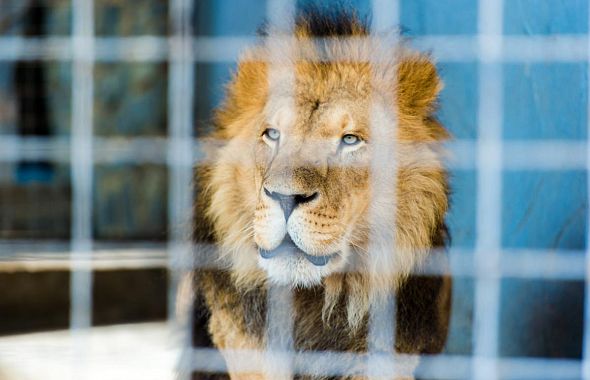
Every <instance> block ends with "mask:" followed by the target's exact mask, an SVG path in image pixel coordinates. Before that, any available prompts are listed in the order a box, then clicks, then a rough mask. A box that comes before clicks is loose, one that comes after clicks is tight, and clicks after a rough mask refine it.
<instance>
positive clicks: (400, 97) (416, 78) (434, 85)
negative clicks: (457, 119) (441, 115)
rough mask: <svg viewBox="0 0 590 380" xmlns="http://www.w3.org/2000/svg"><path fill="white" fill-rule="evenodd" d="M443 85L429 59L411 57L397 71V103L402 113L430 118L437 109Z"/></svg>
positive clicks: (402, 62)
mask: <svg viewBox="0 0 590 380" xmlns="http://www.w3.org/2000/svg"><path fill="white" fill-rule="evenodd" d="M442 88H443V84H442V82H441V80H440V78H439V76H438V73H437V71H436V66H435V65H434V63H432V61H431V60H430V59H429V57H427V56H424V55H409V56H405V57H403V58H402V59H401V61H400V62H399V64H398V69H397V103H398V106H399V108H400V112H402V113H406V114H412V115H417V116H421V117H427V116H430V114H431V113H432V112H433V111H434V109H435V108H436V100H437V97H438V94H439V93H440V91H441V90H442Z"/></svg>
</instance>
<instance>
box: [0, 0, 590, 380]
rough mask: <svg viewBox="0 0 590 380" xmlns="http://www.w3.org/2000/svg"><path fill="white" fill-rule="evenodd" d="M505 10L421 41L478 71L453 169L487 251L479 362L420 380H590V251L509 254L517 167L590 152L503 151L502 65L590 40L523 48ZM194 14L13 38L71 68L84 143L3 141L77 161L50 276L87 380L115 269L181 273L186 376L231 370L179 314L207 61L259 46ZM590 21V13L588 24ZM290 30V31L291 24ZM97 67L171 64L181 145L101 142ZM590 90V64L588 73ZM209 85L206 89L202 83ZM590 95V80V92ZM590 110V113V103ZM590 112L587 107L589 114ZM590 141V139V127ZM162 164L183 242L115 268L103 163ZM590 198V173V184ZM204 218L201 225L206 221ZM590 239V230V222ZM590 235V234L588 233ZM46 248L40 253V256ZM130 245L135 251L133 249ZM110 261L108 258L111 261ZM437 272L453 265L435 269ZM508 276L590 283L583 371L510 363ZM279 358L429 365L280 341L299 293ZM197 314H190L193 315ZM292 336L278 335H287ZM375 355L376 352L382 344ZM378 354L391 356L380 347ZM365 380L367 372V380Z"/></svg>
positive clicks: (464, 270)
mask: <svg viewBox="0 0 590 380" xmlns="http://www.w3.org/2000/svg"><path fill="white" fill-rule="evenodd" d="M504 6H505V2H504V1H501V0H479V14H478V26H479V29H478V35H477V36H473V37H466V36H425V37H416V38H414V39H413V40H412V41H411V44H412V46H414V47H415V48H417V49H419V50H424V51H431V52H432V55H433V57H434V58H435V59H436V61H438V62H478V64H479V66H478V67H479V75H478V83H479V90H478V91H479V98H478V99H479V106H478V119H477V123H478V137H477V139H476V140H452V141H450V142H449V143H447V144H446V149H447V150H448V151H450V153H451V154H450V157H449V159H448V162H447V166H448V167H449V168H450V169H473V170H477V173H478V176H477V220H476V224H477V236H476V247H475V250H474V251H472V250H464V249H453V248H451V249H450V250H449V252H448V255H449V257H450V268H451V273H452V275H453V276H460V277H463V276H464V277H471V278H473V279H474V280H475V284H476V285H475V289H476V290H475V308H474V315H475V317H474V326H473V329H474V353H473V355H472V356H457V355H436V356H427V355H424V356H421V357H420V365H419V367H418V368H417V369H416V372H415V375H416V376H421V377H425V378H440V379H455V378H475V379H499V378H502V379H539V378H543V379H548V378H553V379H564V378H584V379H587V380H590V298H589V297H590V282H589V281H588V280H589V278H590V262H589V260H588V259H589V258H590V242H587V244H586V247H587V248H586V251H585V252H574V251H557V252H556V251H555V250H551V251H548V250H547V251H545V250H532V249H529V250H517V249H510V250H507V249H503V248H502V243H501V226H502V219H501V200H502V173H503V171H510V170H523V169H547V170H571V169H576V170H584V171H586V172H587V171H588V169H589V168H590V145H589V144H590V142H588V141H587V142H571V141H561V140H544V141H542V142H538V141H537V142H535V141H527V142H505V141H502V117H503V114H504V112H503V111H504V110H503V100H502V93H503V91H502V83H503V72H502V65H503V64H504V63H508V62H589V63H590V38H589V36H588V35H585V36H567V35H562V36H559V35H558V36H551V37H543V36H536V37H516V36H504V35H503V30H502V27H503V16H502V15H503V10H504ZM193 7H194V4H193V2H192V1H191V0H170V2H169V9H170V25H171V34H170V36H169V37H158V36H137V37H98V36H95V35H94V4H93V1H92V0H72V9H73V33H72V35H71V37H42V38H26V37H9V36H1V37H0V60H3V61H17V60H18V61H22V60H43V61H55V60H58V61H71V62H72V70H73V76H72V77H73V84H72V94H71V96H72V116H71V121H72V133H71V137H70V138H57V137H56V138H53V137H47V138H44V137H23V136H3V137H2V138H1V139H0V162H17V161H21V160H47V161H51V162H63V163H69V164H70V167H71V181H72V182H71V185H72V194H73V197H72V222H71V242H70V246H69V248H68V247H59V249H65V250H67V251H69V252H70V255H69V257H68V258H60V257H52V256H50V255H49V256H46V257H45V259H46V260H45V261H46V263H45V264H46V265H50V264H51V262H55V261H56V260H57V261H59V260H61V261H63V263H64V264H66V265H68V266H69V267H70V268H71V302H72V306H71V318H70V328H71V330H72V333H73V334H74V335H75V336H76V337H77V338H76V339H77V342H78V343H77V344H78V346H77V347H78V350H77V354H76V357H75V358H73V362H72V366H73V371H75V373H83V371H84V369H83V368H84V363H85V360H87V359H88V358H87V357H85V351H84V342H85V332H86V331H87V330H88V328H89V327H90V326H91V314H92V304H91V302H92V297H91V296H92V269H93V268H96V267H99V266H101V265H111V266H114V267H117V266H119V265H120V266H121V267H127V266H136V267H142V266H146V267H149V266H153V265H159V264H162V263H166V265H167V266H168V268H169V269H170V271H171V273H172V280H171V282H170V289H169V302H170V305H169V315H170V322H171V323H172V324H177V325H178V326H179V327H181V328H182V329H183V331H185V339H183V352H182V355H181V356H180V357H179V358H178V373H179V377H181V378H187V379H188V378H190V373H191V372H192V371H202V372H207V371H211V372H223V371H225V370H226V365H225V362H224V360H223V357H222V354H221V352H220V351H218V350H215V349H203V348H193V347H192V344H191V338H190V337H191V326H190V318H189V317H188V316H187V315H178V314H177V311H176V309H175V305H174V303H175V300H176V295H177V292H178V287H179V284H180V283H181V280H182V278H183V276H184V275H185V274H187V273H188V272H190V271H191V270H192V269H193V263H194V259H193V255H194V249H197V250H198V249H199V247H194V246H193V244H192V242H191V240H190V220H191V219H192V217H193V215H192V214H191V213H192V206H191V205H192V197H193V193H192V187H191V181H192V178H193V165H195V164H196V163H198V162H199V161H200V160H203V159H204V155H203V153H202V152H203V144H205V142H203V141H201V140H199V139H197V138H195V136H194V135H193V123H194V116H193V100H194V98H195V96H196V95H195V88H194V83H195V80H194V78H195V63H197V62H209V63H211V62H233V61H235V60H236V59H237V57H238V54H239V52H240V51H242V50H243V49H244V47H246V46H250V45H252V44H254V43H255V42H256V41H257V39H255V38H253V37H252V36H243V37H196V36H194V34H193V30H192V27H191V22H192V21H191V17H192V16H191V15H192V14H193ZM294 9H295V1H294V0H274V1H269V6H268V18H269V20H270V21H271V23H272V24H276V25H282V26H283V27H284V26H285V23H289V22H291V21H292V20H293V12H294ZM372 11H373V12H372V13H373V15H374V16H375V17H374V20H373V30H374V31H383V30H387V29H390V28H394V27H395V26H396V25H398V23H399V4H398V2H397V1H396V0H373V1H372ZM588 19H589V20H590V15H589V17H588ZM287 26H288V25H287ZM588 30H590V25H589V26H588ZM96 62H168V63H169V70H168V72H169V74H168V75H169V78H168V83H169V86H168V91H169V92H168V100H167V101H168V103H167V104H168V126H169V132H168V137H167V138H146V137H141V138H139V137H137V138H125V139H124V140H123V139H119V138H116V137H110V138H109V137H98V136H94V135H93V82H94V78H93V68H94V64H95V63H96ZM588 67H589V68H588V75H587V77H588V78H589V81H590V65H589V66H588ZM198 85H199V84H198V83H197V84H196V86H198ZM586 87H587V88H590V82H589V83H588V84H587V86H586ZM589 109H590V105H589ZM589 109H586V110H580V112H588V110H589ZM589 120H590V119H589ZM587 136H589V137H588V138H589V139H590V121H589V124H588V133H587ZM109 162H118V163H121V162H124V163H158V164H163V165H167V167H168V168H169V191H168V194H169V195H168V196H169V199H168V210H169V226H170V234H169V241H168V244H167V246H166V247H159V249H162V250H165V251H166V252H167V255H165V256H161V255H157V254H154V252H152V251H148V252H147V255H146V252H140V253H139V254H137V255H136V256H133V255H132V256H125V255H122V256H120V257H119V258H115V257H110V256H109V258H108V260H107V261H108V262H109V263H108V264H105V262H103V259H104V255H103V254H101V250H100V249H99V247H98V246H97V245H96V244H95V242H93V238H92V213H93V210H92V191H93V190H92V178H93V166H94V165H95V164H97V163H109ZM587 189H588V191H589V194H588V199H589V200H590V176H589V177H588V186H587ZM197 217H198V215H197ZM586 225H587V227H588V228H590V222H587V224H586ZM586 236H587V238H588V237H590V230H588V231H587V234H586ZM31 247H32V248H31ZM43 247H45V246H44V245H43V244H41V243H40V244H39V245H35V243H30V244H28V245H27V246H26V247H19V245H18V244H17V243H14V242H9V241H5V242H2V243H0V270H1V269H2V268H3V267H4V266H10V265H12V266H14V265H17V266H18V265H19V264H20V265H24V266H26V265H41V264H39V263H37V264H36V263H35V262H31V256H30V255H26V254H24V252H26V251H27V250H30V249H34V250H43ZM132 248H133V247H131V246H130V247H129V251H130V252H131V251H133V249H132ZM104 260H106V259H104ZM426 271H427V272H428V271H430V272H431V273H433V274H437V273H440V271H441V266H439V265H433V266H432V267H429V268H426ZM504 277H516V278H542V279H548V278H549V279H562V280H583V281H585V283H586V293H585V297H586V298H585V316H584V321H585V322H584V345H583V358H582V360H573V359H549V358H543V359H541V358H539V359H537V358H502V357H499V355H498V336H499V331H498V330H499V315H500V281H501V279H502V278H504ZM269 293H270V294H269V301H270V302H269V308H270V309H269V316H270V317H269V321H268V322H269V323H268V333H267V336H268V337H269V342H268V346H267V351H266V352H264V353H262V354H264V355H267V357H268V358H269V359H270V361H273V362H276V363H281V364H280V365H279V368H277V371H279V372H281V374H283V372H284V373H285V374H287V375H288V374H292V373H298V374H310V375H325V376H333V375H347V374H349V371H350V370H351V368H363V369H364V372H365V373H364V374H365V375H368V376H370V377H371V378H383V377H387V376H389V377H390V378H391V376H392V375H394V374H406V375H408V374H409V372H412V371H414V367H415V364H416V363H417V357H412V356H408V355H400V354H396V353H395V352H393V350H392V351H391V352H381V351H379V350H370V351H369V352H368V353H367V354H362V355H361V354H359V355H354V354H351V353H339V352H295V351H294V349H293V342H292V341H284V340H281V339H277V340H276V341H273V339H272V337H273V329H276V328H283V329H284V328H285V326H292V324H293V321H292V320H291V315H292V314H291V313H289V308H290V306H289V302H288V300H289V299H290V292H285V291H284V290H281V289H271V291H270V292H269ZM185 312H186V313H190V310H187V311H185ZM372 314H373V315H372V316H371V319H370V320H371V322H372V326H371V328H370V331H371V333H370V339H375V340H378V339H384V338H383V334H384V332H388V334H389V335H390V336H387V337H385V339H386V341H388V342H389V343H390V347H393V342H394V339H395V336H394V335H395V334H394V329H393V326H394V319H395V318H394V315H395V305H394V303H393V302H392V304H388V305H384V307H382V308H379V309H378V310H377V309H374V310H372ZM277 326H278V327H277ZM369 346H370V347H373V346H372V345H371V344H369ZM377 346H378V345H377ZM226 354H231V355H233V356H234V357H241V358H243V360H240V361H239V362H240V363H241V364H242V365H243V368H241V369H243V370H244V371H249V370H251V371H254V370H259V368H252V366H253V365H254V364H253V363H254V362H253V361H252V360H251V358H252V357H254V356H256V355H258V354H260V353H259V352H251V351H248V350H242V351H240V350H236V351H231V352H227V353H226ZM361 374H362V373H361Z"/></svg>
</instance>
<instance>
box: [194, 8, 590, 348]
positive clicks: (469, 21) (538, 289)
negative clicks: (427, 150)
mask: <svg viewBox="0 0 590 380" xmlns="http://www.w3.org/2000/svg"><path fill="white" fill-rule="evenodd" d="M325 2H327V3H329V2H328V1H325ZM197 3H198V4H200V5H199V7H200V8H199V12H200V13H199V14H198V15H197V21H198V22H199V24H200V26H199V28H198V33H200V34H205V35H252V34H253V33H254V32H255V30H256V28H257V26H258V25H259V24H260V23H261V22H262V21H263V19H264V12H265V2H264V1H251V0H221V1H220V0H215V1H213V0H209V1H199V2H197ZM348 4H350V6H351V7H354V8H355V9H357V10H358V11H359V13H361V14H365V13H366V12H367V10H368V9H369V1H365V0H357V1H348ZM587 15H588V3H587V2H586V1H584V0H543V1H541V0H510V1H507V2H506V8H505V12H504V32H505V34H507V35H524V36H527V35H539V34H541V35H554V34H585V33H586V32H587V25H588V20H587ZM245 16H247V17H245ZM401 24H402V27H403V29H404V30H405V33H406V34H407V35H410V36H422V35H432V34H434V35H473V34H475V33H476V31H477V1H474V0H402V1H401ZM232 67H233V65H232V64H224V65H209V66H208V67H207V66H206V65H202V67H201V68H200V69H201V72H200V73H198V74H197V75H198V78H199V79H200V80H201V84H202V86H201V87H199V86H197V88H198V89H199V92H198V95H200V97H199V99H197V110H198V114H197V118H198V119H203V120H205V119H206V117H207V116H206V115H208V112H209V111H210V109H211V107H213V106H214V105H216V104H217V103H218V102H219V100H220V99H221V97H222V95H223V90H222V89H223V84H224V83H225V82H227V80H228V78H229V72H230V71H229V70H230V69H232ZM439 69H440V74H441V76H442V78H443V80H444V82H445V84H446V87H445V89H444V91H443V93H442V95H441V109H440V112H439V117H440V119H441V120H442V121H443V123H444V124H445V125H446V126H447V128H448V129H449V130H450V131H451V132H452V134H453V135H454V136H455V137H456V138H458V139H476V138H477V125H476V120H477V104H478V93H477V91H478V83H477V70H478V66H477V63H475V62H468V63H440V64H439ZM197 70H199V67H198V68H197ZM586 83H587V78H586V65H585V64H582V63H548V64H528V63H526V64H506V65H505V67H504V110H505V112H504V117H503V136H504V139H506V140H519V141H523V140H524V141H527V140H535V141H538V140H544V139H559V140H568V141H581V140H584V139H585V138H586V123H587V115H586V104H587V96H588V89H587V87H586ZM204 126H205V123H203V127H204ZM548 154H551V152H548ZM451 178H452V188H453V196H452V210H451V212H450V213H449V216H448V223H449V226H450V229H451V234H452V236H453V246H454V247H459V248H468V249H469V248H473V246H474V243H475V238H476V236H475V228H476V227H475V220H476V215H475V205H476V201H477V189H476V178H477V172H476V171H464V170H457V171H454V172H453V173H451ZM503 180H504V183H503V189H502V196H503V204H502V227H503V228H502V244H503V247H504V248H535V249H572V250H583V249H584V241H585V236H584V231H585V220H586V213H587V201H586V193H587V191H586V174H585V173H584V172H583V171H526V172H515V171H506V172H505V173H504V175H503ZM583 295H584V291H583V284H582V283H580V282H575V281H544V280H534V281H533V280H517V279H505V280H503V281H502V290H501V296H502V300H501V305H502V306H501V313H500V318H501V326H502V327H501V332H500V354H501V355H504V356H549V357H579V356H580V353H581V337H582V317H583V308H582V306H583ZM453 308H454V309H453V320H452V331H451V335H450V339H449V342H448V345H447V351H448V352H449V353H455V354H469V353H470V352H471V349H472V343H471V339H472V332H471V329H472V317H473V310H472V309H473V281H472V280H471V279H469V278H457V279H456V280H455V295H454V305H453Z"/></svg>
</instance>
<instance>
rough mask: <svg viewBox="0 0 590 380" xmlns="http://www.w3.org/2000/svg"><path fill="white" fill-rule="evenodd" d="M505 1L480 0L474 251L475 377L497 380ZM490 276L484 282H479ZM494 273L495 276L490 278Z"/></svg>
mask: <svg viewBox="0 0 590 380" xmlns="http://www.w3.org/2000/svg"><path fill="white" fill-rule="evenodd" d="M503 9H504V4H503V1H502V0H480V1H479V16H478V27H479V36H478V38H479V54H480V65H479V100H478V101H479V105H478V141H477V148H478V150H477V168H478V175H477V195H478V197H477V221H476V223H477V227H476V228H477V229H476V247H475V265H476V274H477V276H478V277H477V278H476V284H475V311H474V314H475V321H474V364H473V375H474V376H473V377H474V378H475V379H497V378H498V375H499V374H498V366H497V356H498V334H499V331H498V329H499V318H500V280H499V277H498V270H499V264H500V250H501V248H502V228H501V227H502V220H501V209H502V166H501V163H502V120H503V104H502V102H503V95H502V91H503V84H502V81H503V74H502V63H501V62H499V61H498V58H499V57H500V54H501V51H502V34H503V30H502V28H503ZM483 274H486V278H481V277H480V276H482V275H483ZM490 275H491V276H490Z"/></svg>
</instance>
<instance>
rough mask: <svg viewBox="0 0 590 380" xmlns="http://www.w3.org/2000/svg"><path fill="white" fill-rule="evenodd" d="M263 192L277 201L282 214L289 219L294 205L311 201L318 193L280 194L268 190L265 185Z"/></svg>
mask: <svg viewBox="0 0 590 380" xmlns="http://www.w3.org/2000/svg"><path fill="white" fill-rule="evenodd" d="M264 194H266V195H267V196H268V197H269V198H271V199H274V200H275V201H277V202H279V205H281V209H283V214H285V220H289V217H290V216H291V213H292V212H293V210H295V207H297V206H299V205H301V204H304V203H308V202H311V201H313V200H314V199H316V198H317V196H318V193H317V192H315V193H313V194H311V195H306V194H281V193H275V192H272V191H269V190H268V189H267V188H266V187H265V188H264Z"/></svg>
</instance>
